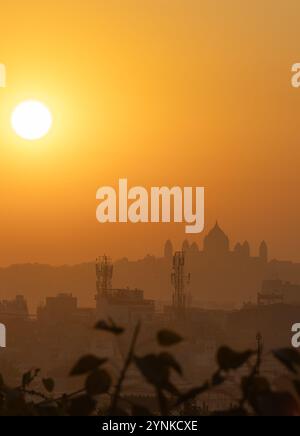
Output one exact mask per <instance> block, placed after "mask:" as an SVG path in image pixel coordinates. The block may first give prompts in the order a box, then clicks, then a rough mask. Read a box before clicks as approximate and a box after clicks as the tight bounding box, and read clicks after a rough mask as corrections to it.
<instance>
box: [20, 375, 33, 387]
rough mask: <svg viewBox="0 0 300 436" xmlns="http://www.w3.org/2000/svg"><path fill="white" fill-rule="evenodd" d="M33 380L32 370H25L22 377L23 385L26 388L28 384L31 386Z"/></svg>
mask: <svg viewBox="0 0 300 436" xmlns="http://www.w3.org/2000/svg"><path fill="white" fill-rule="evenodd" d="M31 382H32V375H31V371H28V372H25V374H23V377H22V387H23V388H26V386H29V385H30V383H31Z"/></svg>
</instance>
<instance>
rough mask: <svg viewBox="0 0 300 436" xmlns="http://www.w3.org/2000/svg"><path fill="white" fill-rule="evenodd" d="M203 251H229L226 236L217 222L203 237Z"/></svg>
mask: <svg viewBox="0 0 300 436" xmlns="http://www.w3.org/2000/svg"><path fill="white" fill-rule="evenodd" d="M204 251H206V252H217V253H222V252H227V251H229V239H228V236H227V235H226V234H225V233H224V232H223V230H222V229H221V228H220V226H219V224H218V223H216V225H215V227H214V228H213V229H212V230H211V231H210V232H209V233H208V235H207V236H206V238H205V239H204Z"/></svg>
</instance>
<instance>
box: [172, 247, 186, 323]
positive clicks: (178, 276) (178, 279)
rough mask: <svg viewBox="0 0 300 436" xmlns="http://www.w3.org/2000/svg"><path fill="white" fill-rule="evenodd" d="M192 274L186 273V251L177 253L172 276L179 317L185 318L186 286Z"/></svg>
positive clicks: (176, 309) (174, 304) (174, 300)
mask: <svg viewBox="0 0 300 436" xmlns="http://www.w3.org/2000/svg"><path fill="white" fill-rule="evenodd" d="M190 278H191V276H190V274H186V273H185V254H184V251H177V252H176V253H175V254H174V257H173V269H172V274H171V280H172V285H173V286H174V293H173V310H174V312H175V314H176V316H177V318H178V317H180V318H182V317H184V316H185V311H186V305H187V295H186V286H187V285H189V284H190Z"/></svg>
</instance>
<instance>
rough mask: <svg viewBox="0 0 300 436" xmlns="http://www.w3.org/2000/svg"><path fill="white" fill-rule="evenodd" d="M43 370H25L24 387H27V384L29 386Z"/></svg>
mask: <svg viewBox="0 0 300 436" xmlns="http://www.w3.org/2000/svg"><path fill="white" fill-rule="evenodd" d="M40 372H41V370H40V369H35V370H31V371H28V372H25V374H23V376H22V387H23V389H25V388H26V387H27V386H29V385H30V384H31V383H32V382H33V380H34V379H35V378H36V377H37V376H38V375H39V373H40Z"/></svg>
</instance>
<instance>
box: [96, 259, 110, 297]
mask: <svg viewBox="0 0 300 436" xmlns="http://www.w3.org/2000/svg"><path fill="white" fill-rule="evenodd" d="M113 268H114V267H113V264H112V261H111V259H110V258H109V257H107V256H103V257H98V258H97V259H96V277H97V281H96V287H97V297H101V296H103V295H105V293H106V292H107V291H109V290H111V288H112V277H113Z"/></svg>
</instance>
